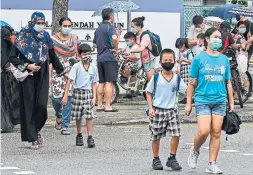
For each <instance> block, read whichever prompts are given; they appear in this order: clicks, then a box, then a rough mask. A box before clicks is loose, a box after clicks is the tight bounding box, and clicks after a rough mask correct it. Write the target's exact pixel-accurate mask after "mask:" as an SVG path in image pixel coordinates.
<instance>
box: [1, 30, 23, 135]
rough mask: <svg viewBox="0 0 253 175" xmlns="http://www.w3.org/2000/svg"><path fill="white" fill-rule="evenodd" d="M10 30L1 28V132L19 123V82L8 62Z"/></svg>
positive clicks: (11, 128)
mask: <svg viewBox="0 0 253 175" xmlns="http://www.w3.org/2000/svg"><path fill="white" fill-rule="evenodd" d="M10 36H11V30H10V29H9V28H1V132H11V131H12V130H13V128H14V125H17V124H19V123H20V117H19V84H18V82H17V80H16V79H15V78H14V76H13V75H12V73H11V72H10V64H9V63H8V62H9V60H8V58H9V54H10V51H11V48H12V42H11V38H10Z"/></svg>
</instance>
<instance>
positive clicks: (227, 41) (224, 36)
mask: <svg viewBox="0 0 253 175" xmlns="http://www.w3.org/2000/svg"><path fill="white" fill-rule="evenodd" d="M221 40H222V49H224V48H227V47H228V46H231V45H232V44H234V43H235V40H234V38H233V37H232V35H231V33H229V32H222V33H221ZM222 49H221V50H222Z"/></svg>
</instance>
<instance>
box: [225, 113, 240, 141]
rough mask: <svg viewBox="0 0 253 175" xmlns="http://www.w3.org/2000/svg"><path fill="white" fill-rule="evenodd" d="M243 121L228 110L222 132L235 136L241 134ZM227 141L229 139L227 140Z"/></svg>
mask: <svg viewBox="0 0 253 175" xmlns="http://www.w3.org/2000/svg"><path fill="white" fill-rule="evenodd" d="M241 124H242V121H241V119H240V117H239V116H238V115H237V114H236V113H235V112H229V111H228V110H227V112H226V116H225V117H224V119H223V125H222V130H223V131H225V133H226V134H227V135H233V134H236V133H238V132H239V130H240V125H241ZM226 140H227V138H226Z"/></svg>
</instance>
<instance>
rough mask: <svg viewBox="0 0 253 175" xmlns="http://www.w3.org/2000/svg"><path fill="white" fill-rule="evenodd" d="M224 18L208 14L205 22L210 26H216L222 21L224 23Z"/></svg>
mask: <svg viewBox="0 0 253 175" xmlns="http://www.w3.org/2000/svg"><path fill="white" fill-rule="evenodd" d="M223 21H224V20H223V19H221V18H219V17H216V16H208V17H206V18H204V24H206V25H209V26H216V25H218V24H220V23H222V22H223Z"/></svg>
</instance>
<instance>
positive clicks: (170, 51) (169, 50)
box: [160, 49, 176, 61]
mask: <svg viewBox="0 0 253 175" xmlns="http://www.w3.org/2000/svg"><path fill="white" fill-rule="evenodd" d="M166 53H167V54H172V55H173V58H174V61H175V60H176V55H175V52H174V50H172V49H163V50H162V52H161V54H160V61H162V59H163V55H164V54H166Z"/></svg>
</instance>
